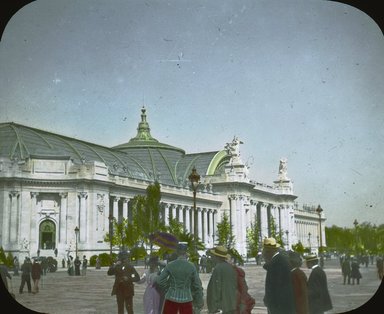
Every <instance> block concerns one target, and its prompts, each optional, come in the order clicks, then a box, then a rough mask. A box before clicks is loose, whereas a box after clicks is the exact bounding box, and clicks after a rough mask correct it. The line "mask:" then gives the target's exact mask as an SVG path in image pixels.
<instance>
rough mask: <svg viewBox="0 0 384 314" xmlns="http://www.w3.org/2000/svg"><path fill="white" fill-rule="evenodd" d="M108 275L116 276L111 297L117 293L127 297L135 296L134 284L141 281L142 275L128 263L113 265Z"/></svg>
mask: <svg viewBox="0 0 384 314" xmlns="http://www.w3.org/2000/svg"><path fill="white" fill-rule="evenodd" d="M107 274H108V275H115V282H114V284H113V288H112V293H111V295H115V294H116V293H120V292H121V293H124V294H126V295H134V287H133V282H137V281H139V280H140V275H139V274H138V273H137V271H136V269H135V268H134V267H133V266H132V265H131V264H129V263H128V262H125V263H124V262H123V263H121V264H118V265H116V264H115V265H113V266H111V267H110V268H109V269H108V273H107Z"/></svg>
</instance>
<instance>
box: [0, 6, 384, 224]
mask: <svg viewBox="0 0 384 314" xmlns="http://www.w3.org/2000/svg"><path fill="white" fill-rule="evenodd" d="M0 73H1V75H0V122H11V121H12V122H16V123H20V124H24V125H27V126H30V127H35V128H39V129H43V130H47V131H50V132H54V133H58V134H61V135H66V136H70V137H75V138H77V139H81V140H85V141H89V142H92V143H96V144H100V145H104V146H107V147H112V146H115V145H118V144H121V143H124V142H127V141H128V140H129V139H130V138H132V137H134V136H135V135H136V128H137V125H138V122H139V120H140V113H141V112H140V109H141V107H142V106H143V105H145V107H146V108H147V120H148V122H149V124H150V127H151V134H152V136H153V137H155V138H156V139H157V140H159V141H160V142H164V143H167V144H169V145H173V146H176V147H180V148H182V149H184V150H185V151H186V152H187V153H195V152H204V151H216V150H221V149H223V148H224V146H225V144H226V143H228V142H231V141H232V139H233V137H234V136H237V137H239V139H240V140H241V141H243V144H242V145H241V147H240V153H241V158H242V160H243V161H244V162H246V163H247V165H248V166H249V167H250V169H249V171H250V177H251V179H252V180H255V181H257V182H262V183H266V184H269V185H272V184H273V181H274V180H276V179H277V174H278V168H279V160H280V159H281V158H286V159H287V165H288V177H289V178H291V180H292V181H293V184H294V193H295V195H297V196H298V198H297V202H298V203H299V206H301V205H303V204H309V205H314V206H317V205H318V204H320V205H321V207H322V208H323V209H324V214H325V216H326V218H327V220H326V225H327V226H332V225H337V226H341V227H350V228H352V227H353V221H354V220H355V219H357V220H358V222H360V223H362V222H370V223H372V224H376V225H379V224H383V223H384V211H383V205H382V204H384V193H383V190H384V189H383V182H384V181H383V179H382V177H381V175H382V174H383V173H384V162H383V156H384V154H383V147H384V145H383V144H384V130H383V125H384V106H383V99H384V88H383V82H384V37H383V33H382V31H381V30H380V28H379V26H378V25H377V24H376V23H375V21H374V20H373V19H372V18H370V17H369V16H368V15H367V14H366V13H364V12H362V11H360V10H358V9H356V8H354V7H352V6H349V5H346V4H341V3H338V2H331V1H323V0H313V1H307V0H305V1H304V0H302V1H296V0H289V1H282V0H266V1H258V0H256V1H251V0H244V1H239V0H236V1H235V0H234V1H228V0H224V1H202V0H197V1H176V0H170V1H153V0H147V1H139V0H137V1H123V0H121V1H118V0H112V1H98V0H82V1H74V0H66V1H59V0H53V1H52V0H37V1H35V2H32V3H30V4H29V5H27V6H25V7H24V8H22V9H21V10H20V11H18V12H17V13H16V14H15V15H14V16H13V17H12V19H11V20H10V21H9V23H8V24H7V26H6V28H5V30H4V33H3V36H2V39H1V41H0Z"/></svg>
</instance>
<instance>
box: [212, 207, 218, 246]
mask: <svg viewBox="0 0 384 314" xmlns="http://www.w3.org/2000/svg"><path fill="white" fill-rule="evenodd" d="M216 215H217V210H213V211H212V242H213V245H215V241H216Z"/></svg>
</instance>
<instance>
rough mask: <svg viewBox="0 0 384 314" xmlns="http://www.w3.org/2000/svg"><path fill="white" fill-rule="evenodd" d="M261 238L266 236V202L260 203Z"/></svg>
mask: <svg viewBox="0 0 384 314" xmlns="http://www.w3.org/2000/svg"><path fill="white" fill-rule="evenodd" d="M260 221H261V240H263V239H264V238H266V237H268V220H267V204H264V203H261V205H260Z"/></svg>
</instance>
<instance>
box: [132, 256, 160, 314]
mask: <svg viewBox="0 0 384 314" xmlns="http://www.w3.org/2000/svg"><path fill="white" fill-rule="evenodd" d="M148 266H149V268H148V269H147V270H146V271H145V273H144V274H143V275H142V277H141V279H140V281H139V282H138V283H144V282H145V283H146V284H147V287H146V288H145V292H144V297H143V302H144V313H145V314H160V313H161V311H162V307H163V306H162V304H161V302H160V299H161V297H160V293H159V291H158V290H157V287H156V284H155V281H156V277H157V276H158V275H159V274H158V273H159V267H158V258H157V257H151V258H150V259H149V261H148Z"/></svg>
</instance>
